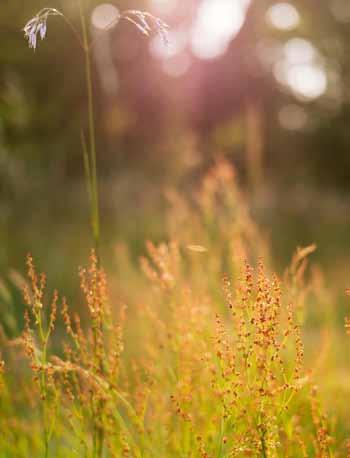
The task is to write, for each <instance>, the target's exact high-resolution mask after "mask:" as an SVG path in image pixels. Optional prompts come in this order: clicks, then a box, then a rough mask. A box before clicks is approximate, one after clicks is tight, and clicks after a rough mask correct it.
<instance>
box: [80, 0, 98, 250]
mask: <svg viewBox="0 0 350 458" xmlns="http://www.w3.org/2000/svg"><path fill="white" fill-rule="evenodd" d="M78 3H79V15H80V22H81V29H82V35H83V39H82V44H83V51H84V57H85V78H86V90H87V99H88V126H89V144H88V149H87V150H86V148H85V146H84V145H83V149H85V150H86V151H87V153H84V155H85V156H86V157H87V158H88V160H87V161H86V162H85V167H84V168H85V175H86V180H87V185H88V189H89V196H90V206H91V228H92V234H93V238H94V243H95V250H96V254H97V256H98V257H99V244H100V211H99V195H98V179H97V165H96V135H95V129H96V126H95V115H94V98H93V97H94V96H93V85H92V71H91V47H90V44H89V33H88V28H87V21H86V16H85V12H84V7H83V3H82V0H78ZM85 145H86V143H85Z"/></svg>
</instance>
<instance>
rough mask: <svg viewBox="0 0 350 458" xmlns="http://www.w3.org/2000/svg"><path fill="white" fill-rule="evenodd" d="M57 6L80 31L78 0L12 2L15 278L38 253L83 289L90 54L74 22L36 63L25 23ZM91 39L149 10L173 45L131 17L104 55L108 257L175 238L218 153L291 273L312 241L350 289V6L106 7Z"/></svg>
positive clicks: (5, 191) (7, 126)
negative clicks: (174, 197) (176, 210)
mask: <svg viewBox="0 0 350 458" xmlns="http://www.w3.org/2000/svg"><path fill="white" fill-rule="evenodd" d="M43 7H56V8H58V9H60V10H62V11H63V12H64V13H65V14H66V15H69V16H70V17H71V18H72V20H73V21H74V22H76V23H77V25H79V19H78V16H77V10H76V5H75V2H74V1H72V0H69V1H68V0H56V1H53V0H31V1H30V2H28V1H25V0H16V1H11V2H5V3H4V4H2V6H1V15H0V30H1V32H0V33H1V47H0V62H1V66H0V195H1V207H0V208H1V211H0V240H1V250H0V275H6V274H7V272H8V270H9V269H10V268H11V269H19V270H21V271H23V264H24V261H23V260H24V256H25V254H26V253H27V252H28V251H31V252H32V253H33V254H34V256H35V257H36V258H38V259H40V260H41V261H40V264H41V265H40V267H41V268H42V269H44V270H46V271H47V272H49V273H50V276H51V277H53V278H55V282H56V283H55V284H56V285H57V286H58V287H63V288H65V290H68V291H69V289H70V288H71V287H72V284H71V282H72V281H74V278H75V275H72V273H73V272H74V273H75V272H76V267H77V265H79V264H81V263H82V262H83V260H84V259H85V258H86V253H87V249H88V248H89V247H90V246H91V245H92V240H91V239H90V232H89V230H88V227H87V224H88V218H89V210H88V202H87V199H86V195H85V185H84V173H83V167H82V153H81V146H80V130H81V128H84V127H86V97H85V86H84V73H83V56H82V55H81V52H80V50H79V45H78V44H77V42H76V40H75V38H74V36H73V35H72V34H71V33H70V31H69V29H67V26H66V24H65V23H64V22H63V21H60V20H59V19H58V18H55V17H51V18H49V23H48V37H47V39H46V40H45V41H43V42H42V43H41V42H40V45H39V47H38V49H37V51H36V52H35V53H34V52H33V51H32V50H29V49H28V46H27V43H26V42H25V40H24V37H23V32H22V28H23V26H24V24H25V23H26V21H27V20H29V19H30V18H31V17H32V16H34V15H35V14H36V12H37V11H38V10H39V9H41V8H43ZM89 8H90V11H91V33H92V34H93V35H96V36H97V34H99V33H100V32H101V30H102V29H103V28H104V27H105V26H106V24H108V23H109V22H110V21H111V20H112V19H113V18H114V17H117V16H118V11H122V10H124V9H127V8H128V9H129V8H137V9H142V10H148V11H150V12H151V13H152V14H154V15H156V16H158V17H160V18H161V19H163V20H164V21H165V22H167V23H168V24H169V26H170V32H169V41H170V43H169V45H168V46H165V45H164V43H162V41H161V39H160V38H159V37H156V36H153V37H151V38H150V39H147V38H145V37H144V36H143V35H142V34H141V33H140V32H139V31H138V30H137V29H136V28H135V27H133V26H132V25H131V24H129V23H127V22H121V23H119V24H118V25H117V27H115V28H114V29H113V30H111V31H109V32H108V33H106V34H104V35H103V36H100V37H99V39H98V40H97V41H96V44H95V46H94V48H93V52H94V89H95V94H96V117H97V129H98V135H97V137H98V169H99V176H100V185H101V206H102V227H103V234H102V239H103V251H104V252H105V254H106V257H107V258H109V256H110V253H112V252H113V247H114V246H115V244H116V243H118V242H120V241H123V242H126V243H127V244H128V245H129V247H130V249H131V251H132V254H133V256H134V257H135V259H136V258H137V256H138V255H139V254H140V253H141V252H142V251H143V249H144V248H143V247H144V241H145V239H152V240H155V241H157V240H161V239H163V238H164V236H165V218H164V209H165V208H166V206H167V199H166V195H167V191H168V190H169V189H171V188H175V189H181V190H182V191H183V192H185V193H188V195H189V198H190V196H191V192H192V189H193V187H194V186H196V183H198V180H200V177H201V176H202V175H203V173H205V172H206V171H207V169H208V168H209V167H210V166H211V164H212V162H213V160H214V159H215V157H217V156H218V155H220V156H224V157H225V158H226V159H227V160H229V161H230V162H231V163H232V164H234V166H235V167H236V170H237V176H238V179H239V181H240V184H241V186H242V188H243V189H244V191H245V192H246V194H247V196H248V198H249V204H250V207H251V210H252V213H253V216H254V218H255V219H256V221H257V222H258V224H259V225H260V227H261V230H262V231H263V232H264V233H265V234H266V236H267V238H268V239H269V241H270V243H271V246H272V250H273V256H274V259H275V263H276V268H277V269H278V270H280V269H282V268H283V267H284V266H285V265H286V263H287V262H288V261H289V259H290V257H291V255H292V252H293V251H294V249H295V247H296V246H297V245H306V244H310V243H312V242H314V243H316V244H317V246H318V251H317V252H316V254H315V255H314V256H313V258H314V260H315V261H316V262H318V263H319V264H320V265H321V267H322V269H324V271H325V272H326V274H327V277H326V278H327V281H328V282H329V283H330V284H333V285H336V288H337V291H338V293H339V300H340V301H342V300H343V299H342V297H343V291H344V289H345V286H346V285H347V282H348V281H349V275H348V273H349V270H348V265H346V263H347V262H348V259H349V254H350V237H349V227H350V212H349V204H350V154H349V147H350V126H349V121H350V89H349V87H350V86H349V81H350V53H349V49H348V43H349V39H350V2H349V1H348V0H329V1H319V0H307V1H306V0H294V1H292V0H290V1H286V2H285V1H278V0H275V1H271V0H258V1H257V0H148V1H141V0H135V1H122V0H121V1H115V2H113V4H112V3H108V2H101V1H98V2H97V1H90V2H89Z"/></svg>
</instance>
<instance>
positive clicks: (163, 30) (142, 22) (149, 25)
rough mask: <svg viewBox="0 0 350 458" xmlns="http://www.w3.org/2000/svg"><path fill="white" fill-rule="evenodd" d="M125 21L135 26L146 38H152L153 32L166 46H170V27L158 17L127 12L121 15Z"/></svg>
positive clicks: (143, 13)
mask: <svg viewBox="0 0 350 458" xmlns="http://www.w3.org/2000/svg"><path fill="white" fill-rule="evenodd" d="M121 18H122V19H125V20H127V21H129V22H131V23H132V24H134V25H135V26H136V27H137V29H138V30H140V32H141V33H142V34H144V35H146V36H148V37H149V36H150V34H151V33H152V32H155V33H158V34H159V36H160V37H161V39H162V40H163V43H164V44H165V45H168V44H169V37H168V29H169V26H168V25H167V24H166V23H165V22H164V21H162V20H161V19H159V18H158V17H156V16H153V15H152V14H150V13H148V12H147V11H140V10H126V11H124V12H123V14H122V15H121Z"/></svg>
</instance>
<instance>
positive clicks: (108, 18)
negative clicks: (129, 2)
mask: <svg viewBox="0 0 350 458" xmlns="http://www.w3.org/2000/svg"><path fill="white" fill-rule="evenodd" d="M119 17H120V13H119V10H118V8H117V7H115V6H114V5H112V4H110V3H102V5H98V6H97V7H96V8H95V9H94V10H93V12H92V14H91V23H92V25H93V26H94V27H95V28H96V29H100V30H103V29H106V28H107V27H108V26H110V25H111V24H112V23H113V22H114V21H117V20H118V18H119Z"/></svg>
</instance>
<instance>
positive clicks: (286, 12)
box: [266, 3, 300, 31]
mask: <svg viewBox="0 0 350 458" xmlns="http://www.w3.org/2000/svg"><path fill="white" fill-rule="evenodd" d="M266 18H267V20H268V22H269V23H270V24H271V25H272V26H273V27H276V29H279V30H286V31H288V30H293V29H295V28H296V27H298V25H299V23H300V15H299V13H298V10H297V9H296V8H295V7H294V6H293V5H291V4H290V3H276V4H275V5H272V6H271V7H270V8H269V9H268V11H267V13H266Z"/></svg>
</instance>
